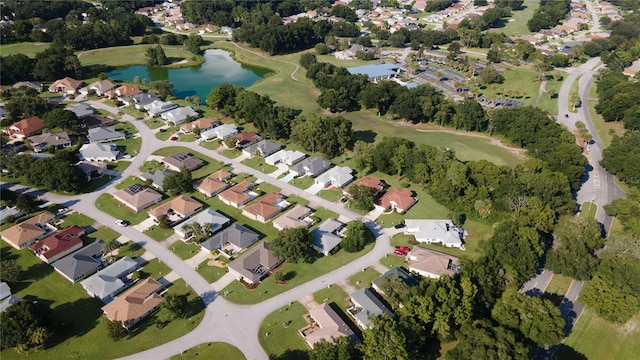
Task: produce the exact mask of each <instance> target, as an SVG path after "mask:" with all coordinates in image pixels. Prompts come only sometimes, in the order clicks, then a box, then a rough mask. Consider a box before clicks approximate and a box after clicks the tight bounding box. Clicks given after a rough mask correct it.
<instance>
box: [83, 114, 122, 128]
mask: <svg viewBox="0 0 640 360" xmlns="http://www.w3.org/2000/svg"><path fill="white" fill-rule="evenodd" d="M114 121H115V120H114V119H111V118H108V117H106V116H102V115H98V114H92V115H89V116H84V117H83V118H82V119H80V122H81V123H82V125H84V126H86V127H87V128H89V129H91V128H95V127H100V126H104V125H109V124H111V123H112V122H114Z"/></svg>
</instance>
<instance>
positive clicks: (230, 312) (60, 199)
mask: <svg viewBox="0 0 640 360" xmlns="http://www.w3.org/2000/svg"><path fill="white" fill-rule="evenodd" d="M88 103H89V104H91V106H93V107H94V108H98V109H103V110H106V111H109V112H111V113H113V114H117V112H118V110H117V109H116V108H113V107H110V106H107V105H105V104H102V103H99V102H95V101H88ZM123 120H125V121H129V122H130V123H131V124H133V125H134V126H135V127H136V128H137V129H138V131H139V134H140V136H141V138H142V139H143V141H142V146H141V148H140V151H139V153H138V155H137V156H136V157H134V158H133V160H132V164H131V165H130V166H129V167H128V168H127V169H126V170H125V171H123V172H122V174H121V176H120V178H119V179H125V178H127V177H128V176H131V175H134V174H135V173H136V172H137V171H138V168H139V167H140V166H141V165H142V164H143V162H144V161H146V160H147V159H148V157H149V156H150V155H151V154H152V153H153V151H154V150H156V149H159V148H162V147H167V146H183V147H186V148H189V149H191V150H193V151H197V152H200V153H202V154H205V155H207V156H209V157H211V158H213V159H215V160H218V161H222V162H225V163H227V164H230V165H231V166H233V167H234V169H235V170H236V171H237V172H246V173H249V174H251V175H254V176H256V177H257V178H258V179H261V180H264V181H265V182H268V183H270V184H273V185H275V186H278V187H280V188H281V189H282V191H281V192H282V193H284V194H287V195H291V194H295V195H298V196H301V197H304V198H306V199H308V200H309V201H310V202H311V203H312V204H314V205H315V206H319V207H325V208H327V209H329V210H331V211H334V212H336V213H338V214H339V215H341V216H343V217H346V218H348V219H350V220H355V219H359V218H361V216H360V215H359V214H356V213H354V212H352V211H350V210H348V209H345V208H344V207H342V206H340V205H339V204H336V203H333V202H329V201H326V200H324V199H322V198H319V197H317V196H315V195H311V194H309V193H307V192H305V191H304V190H301V189H299V188H297V187H294V186H292V185H290V184H287V183H283V182H282V181H280V180H278V179H276V178H274V177H272V176H270V175H267V174H263V173H261V172H259V171H257V170H255V169H253V168H250V167H248V166H246V165H244V164H242V163H239V162H237V161H235V160H231V159H228V158H226V157H224V156H222V155H220V154H219V153H217V152H215V151H211V150H208V149H205V148H204V147H201V146H199V145H196V144H195V143H185V142H179V141H176V142H171V143H168V142H165V141H161V140H159V139H157V138H156V137H155V134H154V133H153V131H151V129H149V128H148V127H147V126H146V125H144V124H143V123H142V122H141V121H139V120H135V119H133V117H131V116H129V115H126V114H125V115H123ZM119 179H116V180H114V181H112V182H111V183H109V184H108V185H106V186H105V187H103V188H101V189H99V190H98V191H95V192H93V193H89V194H82V195H79V196H73V197H68V196H63V195H57V194H52V193H46V194H44V195H43V197H44V198H46V199H47V200H49V201H52V202H55V203H59V204H62V205H64V206H66V207H69V208H71V209H73V210H75V211H78V212H81V213H85V214H87V215H89V216H90V217H92V218H94V219H95V220H96V221H97V222H99V223H102V224H107V225H108V226H109V224H114V223H115V220H116V219H115V218H113V217H111V216H110V215H108V214H106V213H104V212H102V211H100V210H99V209H98V208H97V207H96V205H95V201H96V199H97V198H98V196H99V195H100V194H101V193H103V192H108V191H111V190H113V188H114V186H115V184H116V183H117V182H118V181H119ZM364 221H365V224H366V226H367V227H368V228H369V229H370V230H371V231H372V232H373V233H374V235H375V236H376V244H375V246H374V248H373V249H372V250H371V251H370V252H369V253H367V254H365V255H364V256H362V257H360V258H358V259H357V260H355V261H352V262H350V263H349V264H347V265H345V266H343V267H341V268H339V269H336V270H334V271H332V272H330V273H328V274H325V275H323V276H320V277H318V278H316V279H314V280H311V281H309V282H307V283H304V284H302V285H299V286H297V287H295V288H292V289H291V290H289V291H287V292H285V293H282V294H280V295H277V296H274V297H273V298H270V299H268V300H266V301H263V302H261V303H259V304H255V305H237V304H233V303H231V302H229V301H227V300H225V299H224V298H222V297H221V296H220V295H219V294H218V293H217V292H215V291H214V290H213V288H212V286H211V285H210V284H209V283H208V282H207V281H206V280H204V279H203V278H202V277H201V276H200V274H198V273H197V272H196V271H195V270H194V269H193V268H191V266H189V265H187V263H185V262H184V261H183V260H181V259H180V258H178V257H177V256H176V255H175V254H174V253H172V252H171V251H169V250H168V249H167V248H165V247H164V246H163V245H162V244H160V243H159V242H156V241H154V240H153V239H151V238H149V237H148V236H147V235H145V234H144V233H141V232H140V231H138V230H136V229H135V228H133V227H131V226H130V227H125V228H120V229H118V230H119V232H120V233H122V235H124V236H126V237H128V238H130V239H132V241H134V242H135V243H137V244H139V245H141V246H143V247H144V248H145V249H146V250H148V251H149V252H151V253H152V254H153V255H155V256H156V257H157V258H158V259H159V260H160V261H162V262H164V263H165V264H166V265H168V266H169V267H170V268H171V269H172V270H173V271H174V272H175V273H177V274H178V275H179V276H180V277H181V278H182V279H183V280H185V282H186V283H187V285H188V286H191V287H192V288H193V290H194V291H195V292H196V293H197V294H198V295H199V296H200V297H201V298H202V300H203V302H204V303H205V306H206V309H205V315H204V318H203V320H202V322H201V323H200V324H199V325H198V326H197V327H196V328H195V329H194V330H193V331H192V332H190V333H189V334H186V335H184V336H182V337H180V338H178V339H175V340H173V341H170V342H168V343H165V344H163V345H161V346H158V347H155V348H152V349H149V350H146V351H143V352H140V353H137V354H134V355H130V356H127V357H125V358H124V359H164V358H168V357H170V356H172V355H176V354H180V353H181V352H182V351H185V350H187V349H189V348H191V347H194V346H196V345H198V344H202V343H205V342H213V341H222V342H227V343H229V344H231V345H233V346H236V347H237V348H239V349H240V350H241V351H242V352H243V354H244V355H245V356H246V358H247V359H249V360H257V359H267V358H268V357H267V354H266V353H265V352H264V350H263V349H262V347H261V346H260V343H259V341H258V329H259V326H260V323H261V322H262V320H263V319H264V317H265V316H267V315H268V314H270V313H272V312H273V311H275V310H277V309H278V308H281V307H283V306H286V305H288V304H289V303H291V302H294V301H296V300H298V299H300V298H302V297H304V296H305V295H308V294H311V293H313V292H316V291H318V290H320V289H322V288H324V287H326V286H327V285H329V284H335V283H337V282H339V281H341V280H343V279H345V278H347V277H348V276H350V275H352V274H354V273H356V272H358V271H360V270H362V269H363V268H366V267H369V266H371V265H372V264H375V263H376V262H378V261H379V260H380V259H381V258H382V257H384V256H385V254H387V253H389V250H390V244H389V236H388V234H387V232H386V231H385V229H382V228H381V227H379V226H378V225H377V224H376V223H375V222H373V221H370V220H368V219H366V218H365V219H364Z"/></svg>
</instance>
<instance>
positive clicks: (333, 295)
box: [313, 285, 349, 309]
mask: <svg viewBox="0 0 640 360" xmlns="http://www.w3.org/2000/svg"><path fill="white" fill-rule="evenodd" d="M348 298H349V295H348V294H347V293H346V292H345V291H344V290H342V288H341V287H340V286H338V285H332V286H331V287H329V288H325V289H322V290H320V291H318V292H315V293H313V299H314V300H315V301H316V302H317V303H318V304H323V303H327V304H330V303H336V305H338V307H340V308H341V309H346V308H348V307H349V303H348V302H347V299H348Z"/></svg>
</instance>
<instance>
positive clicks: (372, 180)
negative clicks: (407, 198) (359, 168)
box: [352, 176, 383, 192]
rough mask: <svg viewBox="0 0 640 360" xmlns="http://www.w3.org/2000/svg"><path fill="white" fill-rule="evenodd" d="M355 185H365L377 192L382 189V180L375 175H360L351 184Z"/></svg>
mask: <svg viewBox="0 0 640 360" xmlns="http://www.w3.org/2000/svg"><path fill="white" fill-rule="evenodd" d="M355 185H360V186H366V187H368V188H369V189H371V190H373V192H378V191H380V190H382V189H383V186H382V181H381V180H380V179H378V178H376V177H367V176H365V177H362V178H360V179H358V180H356V182H355V183H353V185H352V186H355Z"/></svg>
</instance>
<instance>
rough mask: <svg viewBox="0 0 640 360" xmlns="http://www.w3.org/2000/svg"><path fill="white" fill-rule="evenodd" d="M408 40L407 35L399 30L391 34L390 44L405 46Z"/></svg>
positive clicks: (398, 46)
mask: <svg viewBox="0 0 640 360" xmlns="http://www.w3.org/2000/svg"><path fill="white" fill-rule="evenodd" d="M406 40H407V39H406V38H405V36H404V35H403V34H400V33H398V32H396V33H394V34H393V35H391V36H389V44H391V46H393V47H397V48H403V47H404V44H405V42H406Z"/></svg>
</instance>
